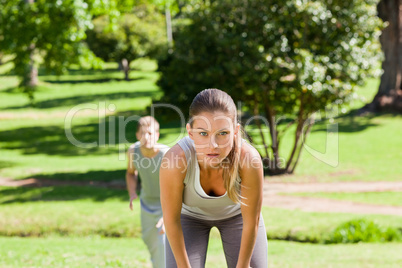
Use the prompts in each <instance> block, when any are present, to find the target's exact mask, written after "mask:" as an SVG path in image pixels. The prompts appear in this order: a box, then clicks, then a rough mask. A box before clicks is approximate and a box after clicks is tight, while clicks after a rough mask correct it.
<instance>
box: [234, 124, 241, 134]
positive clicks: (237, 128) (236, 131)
mask: <svg viewBox="0 0 402 268" xmlns="http://www.w3.org/2000/svg"><path fill="white" fill-rule="evenodd" d="M239 131H240V124H239V123H237V124H236V127H235V132H234V135H235V136H237V135H240V132H239Z"/></svg>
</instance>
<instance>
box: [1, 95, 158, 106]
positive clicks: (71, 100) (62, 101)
mask: <svg viewBox="0 0 402 268" xmlns="http://www.w3.org/2000/svg"><path fill="white" fill-rule="evenodd" d="M156 95H158V92H155V91H149V90H141V91H133V92H118V93H112V94H94V95H83V96H75V97H68V98H59V99H52V100H44V101H36V102H35V108H38V109H49V108H55V107H63V106H64V107H66V106H67V107H73V106H76V105H78V104H82V103H95V104H96V102H99V101H110V100H120V99H135V98H141V97H150V98H152V97H155V96H156ZM29 107H31V106H30V105H29V104H27V105H23V106H14V107H7V109H15V110H17V109H26V108H29Z"/></svg>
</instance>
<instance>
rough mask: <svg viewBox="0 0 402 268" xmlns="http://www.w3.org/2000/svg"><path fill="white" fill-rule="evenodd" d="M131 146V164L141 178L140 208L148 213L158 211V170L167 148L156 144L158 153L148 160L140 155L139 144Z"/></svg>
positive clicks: (159, 201)
mask: <svg viewBox="0 0 402 268" xmlns="http://www.w3.org/2000/svg"><path fill="white" fill-rule="evenodd" d="M132 146H133V147H134V157H133V164H134V167H135V169H136V170H137V171H138V173H139V175H140V177H141V193H140V201H141V206H142V207H143V208H145V209H147V210H149V212H152V211H155V210H160V209H161V200H160V187H159V168H160V166H161V162H162V158H163V156H164V155H165V153H166V152H167V151H168V150H169V147H168V146H166V145H162V144H158V146H159V152H158V153H157V154H156V155H155V156H154V157H152V158H149V157H145V156H143V155H142V153H141V150H140V142H136V143H134V144H133V145H132Z"/></svg>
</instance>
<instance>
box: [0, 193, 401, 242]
mask: <svg viewBox="0 0 402 268" xmlns="http://www.w3.org/2000/svg"><path fill="white" fill-rule="evenodd" d="M139 210H140V206H139V201H138V200H136V201H135V202H134V210H133V211H130V210H129V209H128V195H127V193H126V191H125V190H118V189H107V188H100V187H90V186H87V187H83V186H52V187H41V188H30V187H0V235H3V236H51V235H61V236H88V235H100V236H105V237H139V236H140V221H139ZM263 217H264V220H265V224H266V228H267V233H268V237H269V238H270V239H287V240H289V239H291V240H296V241H318V240H319V239H320V238H321V237H323V235H325V234H326V233H329V232H330V231H331V230H332V229H334V228H336V227H337V226H338V225H340V224H342V223H344V222H346V221H350V220H354V219H361V218H364V219H367V220H371V221H375V222H377V223H378V224H379V225H381V226H384V227H395V228H402V225H401V217H399V216H390V215H354V214H348V213H320V212H316V213H309V212H303V211H298V210H285V209H277V208H267V207H263Z"/></svg>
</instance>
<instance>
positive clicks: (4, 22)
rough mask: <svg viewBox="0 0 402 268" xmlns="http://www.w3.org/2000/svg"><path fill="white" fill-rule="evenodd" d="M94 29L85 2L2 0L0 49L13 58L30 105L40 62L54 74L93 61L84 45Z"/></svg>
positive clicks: (0, 6) (0, 1)
mask: <svg viewBox="0 0 402 268" xmlns="http://www.w3.org/2000/svg"><path fill="white" fill-rule="evenodd" d="M91 26H92V24H91V15H90V12H89V9H88V4H87V3H86V2H84V1H82V0H66V1H57V0H50V1H49V0H36V1H33V0H25V1H19V0H0V41H1V44H0V47H1V50H2V52H3V53H8V54H12V55H14V58H13V60H12V61H13V63H14V72H15V74H16V75H17V76H18V77H19V78H20V80H21V83H20V86H21V88H23V89H24V91H25V92H26V93H27V94H28V96H29V97H30V99H31V101H32V100H33V92H34V89H35V86H36V84H37V82H36V81H37V71H36V68H37V65H38V64H39V62H38V58H40V59H42V64H43V66H44V67H45V69H46V70H47V71H49V72H53V73H55V74H61V73H62V72H63V71H64V70H65V69H66V68H67V66H68V65H69V64H71V63H79V59H80V57H85V58H86V60H87V61H91V60H94V57H93V55H92V54H91V53H90V52H89V50H88V49H86V48H85V47H84V45H83V43H82V42H81V40H83V39H84V38H85V30H86V29H88V28H90V27H91Z"/></svg>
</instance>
